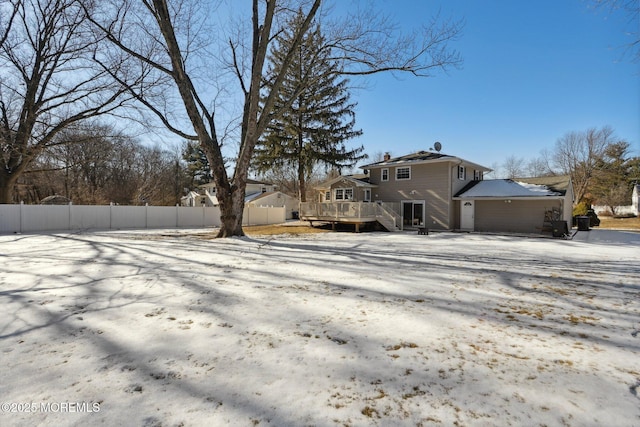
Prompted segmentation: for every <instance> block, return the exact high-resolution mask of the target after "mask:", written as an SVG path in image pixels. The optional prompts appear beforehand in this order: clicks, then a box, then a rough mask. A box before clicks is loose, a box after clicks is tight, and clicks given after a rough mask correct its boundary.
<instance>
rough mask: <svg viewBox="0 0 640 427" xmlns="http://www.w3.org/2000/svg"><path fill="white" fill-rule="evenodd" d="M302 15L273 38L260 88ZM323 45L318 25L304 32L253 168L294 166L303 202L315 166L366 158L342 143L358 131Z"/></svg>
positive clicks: (277, 67) (273, 71)
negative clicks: (278, 111) (276, 117)
mask: <svg viewBox="0 0 640 427" xmlns="http://www.w3.org/2000/svg"><path fill="white" fill-rule="evenodd" d="M304 18H305V15H304V14H303V13H302V12H299V13H298V15H297V16H296V17H295V19H294V20H293V21H292V22H291V23H290V26H289V27H288V28H289V29H288V30H286V31H284V32H282V33H281V34H280V35H279V36H278V37H277V40H276V43H275V44H274V45H273V46H274V47H273V48H272V49H271V51H270V67H269V70H268V72H267V74H266V78H265V81H264V86H265V88H267V89H269V90H270V88H271V87H272V86H273V84H274V76H277V75H278V72H279V70H280V69H281V67H282V63H283V61H284V60H285V57H286V55H287V53H288V52H289V51H290V50H291V46H292V44H293V38H294V35H295V34H296V29H297V28H299V27H300V26H301V25H302V23H303V22H304ZM324 45H325V43H324V38H323V36H322V34H321V31H320V26H319V25H316V26H315V28H314V29H313V30H310V31H309V32H308V33H307V34H306V35H305V36H304V38H303V40H302V43H301V44H300V46H299V48H298V49H297V51H296V54H295V58H294V60H293V64H292V65H291V66H290V67H289V71H288V72H287V73H286V75H285V78H284V82H283V84H282V86H281V88H280V90H279V91H278V96H277V101H276V105H275V108H276V109H278V110H280V111H282V112H283V114H281V115H280V116H279V118H278V119H277V120H274V121H272V122H271V123H269V125H268V127H267V129H266V131H265V133H264V136H263V137H262V138H261V140H260V141H259V143H258V145H257V146H256V151H255V158H254V168H255V169H256V170H257V171H258V172H260V173H263V172H267V171H270V170H274V169H278V168H284V167H294V168H296V170H297V171H296V172H297V180H298V191H299V198H300V201H302V202H304V201H306V195H305V193H306V182H307V180H308V178H309V176H310V175H311V173H312V171H313V169H314V166H316V165H318V164H324V165H325V166H326V167H331V168H335V169H338V170H340V169H343V168H345V167H352V166H354V165H355V164H356V162H358V161H359V160H361V159H364V158H366V157H367V156H366V154H363V151H364V148H363V147H362V146H360V147H358V148H355V149H348V148H347V147H346V145H345V141H347V140H348V139H351V138H355V137H357V136H360V135H361V134H362V131H361V130H354V125H355V114H354V112H353V109H354V107H355V103H350V102H349V92H348V88H347V84H348V80H347V79H344V78H342V79H341V78H340V71H341V70H340V64H339V63H337V62H336V61H333V60H331V59H330V55H331V51H330V50H327V49H324V50H321V49H320V47H321V46H324Z"/></svg>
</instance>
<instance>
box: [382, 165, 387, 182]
mask: <svg viewBox="0 0 640 427" xmlns="http://www.w3.org/2000/svg"><path fill="white" fill-rule="evenodd" d="M382 181H389V169H386V168H385V169H382Z"/></svg>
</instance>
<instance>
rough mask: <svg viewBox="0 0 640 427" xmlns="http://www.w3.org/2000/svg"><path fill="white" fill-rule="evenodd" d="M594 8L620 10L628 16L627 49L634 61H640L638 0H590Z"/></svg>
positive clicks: (639, 10)
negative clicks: (628, 38)
mask: <svg viewBox="0 0 640 427" xmlns="http://www.w3.org/2000/svg"><path fill="white" fill-rule="evenodd" d="M592 4H593V5H594V6H595V7H596V8H604V9H609V11H610V12H613V11H616V10H621V11H622V12H623V13H624V14H625V15H626V16H627V18H628V24H629V29H627V30H626V31H625V34H626V35H627V36H629V37H630V40H629V43H628V45H627V46H628V49H629V51H630V52H631V58H632V59H633V61H634V62H640V1H638V0H592Z"/></svg>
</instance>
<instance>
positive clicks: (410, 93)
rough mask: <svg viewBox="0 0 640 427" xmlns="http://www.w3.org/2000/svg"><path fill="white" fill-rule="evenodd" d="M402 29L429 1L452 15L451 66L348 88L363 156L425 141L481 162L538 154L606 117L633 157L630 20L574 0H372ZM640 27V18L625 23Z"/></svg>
mask: <svg viewBox="0 0 640 427" xmlns="http://www.w3.org/2000/svg"><path fill="white" fill-rule="evenodd" d="M376 3H377V4H378V6H379V8H380V9H381V10H382V11H383V12H385V13H389V14H390V15H392V16H394V17H395V19H396V20H397V21H398V22H399V23H401V25H402V26H403V27H404V28H407V29H409V28H412V27H415V26H418V25H420V23H421V21H424V22H427V21H428V20H429V18H430V17H431V16H432V15H433V14H434V13H437V12H438V10H440V14H441V16H442V17H448V16H451V17H453V18H462V19H464V21H465V27H464V30H463V34H462V36H461V37H460V39H459V40H458V41H457V42H456V43H455V44H454V47H455V48H456V49H457V50H459V51H460V52H461V54H462V56H463V58H464V65H463V67H462V69H460V70H453V71H451V72H450V73H449V74H448V75H447V74H444V73H439V74H438V75H437V76H436V77H433V78H417V77H412V76H409V75H406V76H401V77H400V78H397V77H394V76H392V75H389V74H386V75H377V76H375V77H369V78H368V79H367V84H368V87H367V88H366V89H362V90H358V91H357V92H354V93H353V94H352V100H353V101H356V102H357V103H358V106H357V108H356V121H357V127H358V128H361V129H362V130H363V132H364V134H363V136H362V137H360V138H358V139H356V140H353V141H351V145H356V144H357V145H360V144H362V145H364V147H365V151H366V152H367V153H369V154H370V155H372V154H375V153H378V152H385V151H390V152H391V153H392V154H393V155H403V154H407V153H410V152H414V151H419V150H428V149H429V148H430V147H432V146H433V143H434V142H435V141H439V142H441V144H442V146H443V148H442V152H444V153H446V154H451V155H455V156H459V157H462V158H465V159H467V160H470V161H474V162H476V163H480V164H482V165H485V166H488V167H492V166H494V165H496V164H501V163H502V162H503V161H504V160H505V159H506V158H507V157H509V156H516V157H522V158H524V159H527V160H528V159H531V158H535V157H538V156H539V154H540V152H541V150H542V149H545V148H546V149H551V148H552V147H553V146H554V144H555V142H556V140H557V139H558V138H560V137H562V136H563V135H564V134H566V133H567V132H570V131H581V130H586V129H588V128H591V127H598V128H599V127H602V126H606V125H608V126H611V127H612V128H613V129H614V130H615V131H616V134H617V135H618V136H619V137H620V138H622V139H625V140H627V141H628V142H630V143H631V145H632V151H633V153H632V154H633V155H640V64H639V63H633V62H632V60H631V57H630V55H625V52H626V50H625V47H626V46H627V45H628V44H629V43H630V41H631V37H630V36H629V35H628V30H629V29H631V28H632V26H633V24H630V23H629V18H628V16H626V15H625V14H624V13H622V12H614V13H610V12H609V11H608V10H603V9H602V10H601V9H598V10H594V9H593V8H592V7H591V2H588V1H582V0H538V1H535V2H534V1H520V0H491V1H479V0H475V1H474V0H446V1H424V0H395V1H385V0H379V1H378V2H376ZM636 25H640V24H636Z"/></svg>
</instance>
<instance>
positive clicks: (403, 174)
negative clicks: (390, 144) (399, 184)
mask: <svg viewBox="0 0 640 427" xmlns="http://www.w3.org/2000/svg"><path fill="white" fill-rule="evenodd" d="M405 179H411V168H410V167H408V166H407V167H403V168H396V180H398V181H401V180H405Z"/></svg>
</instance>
